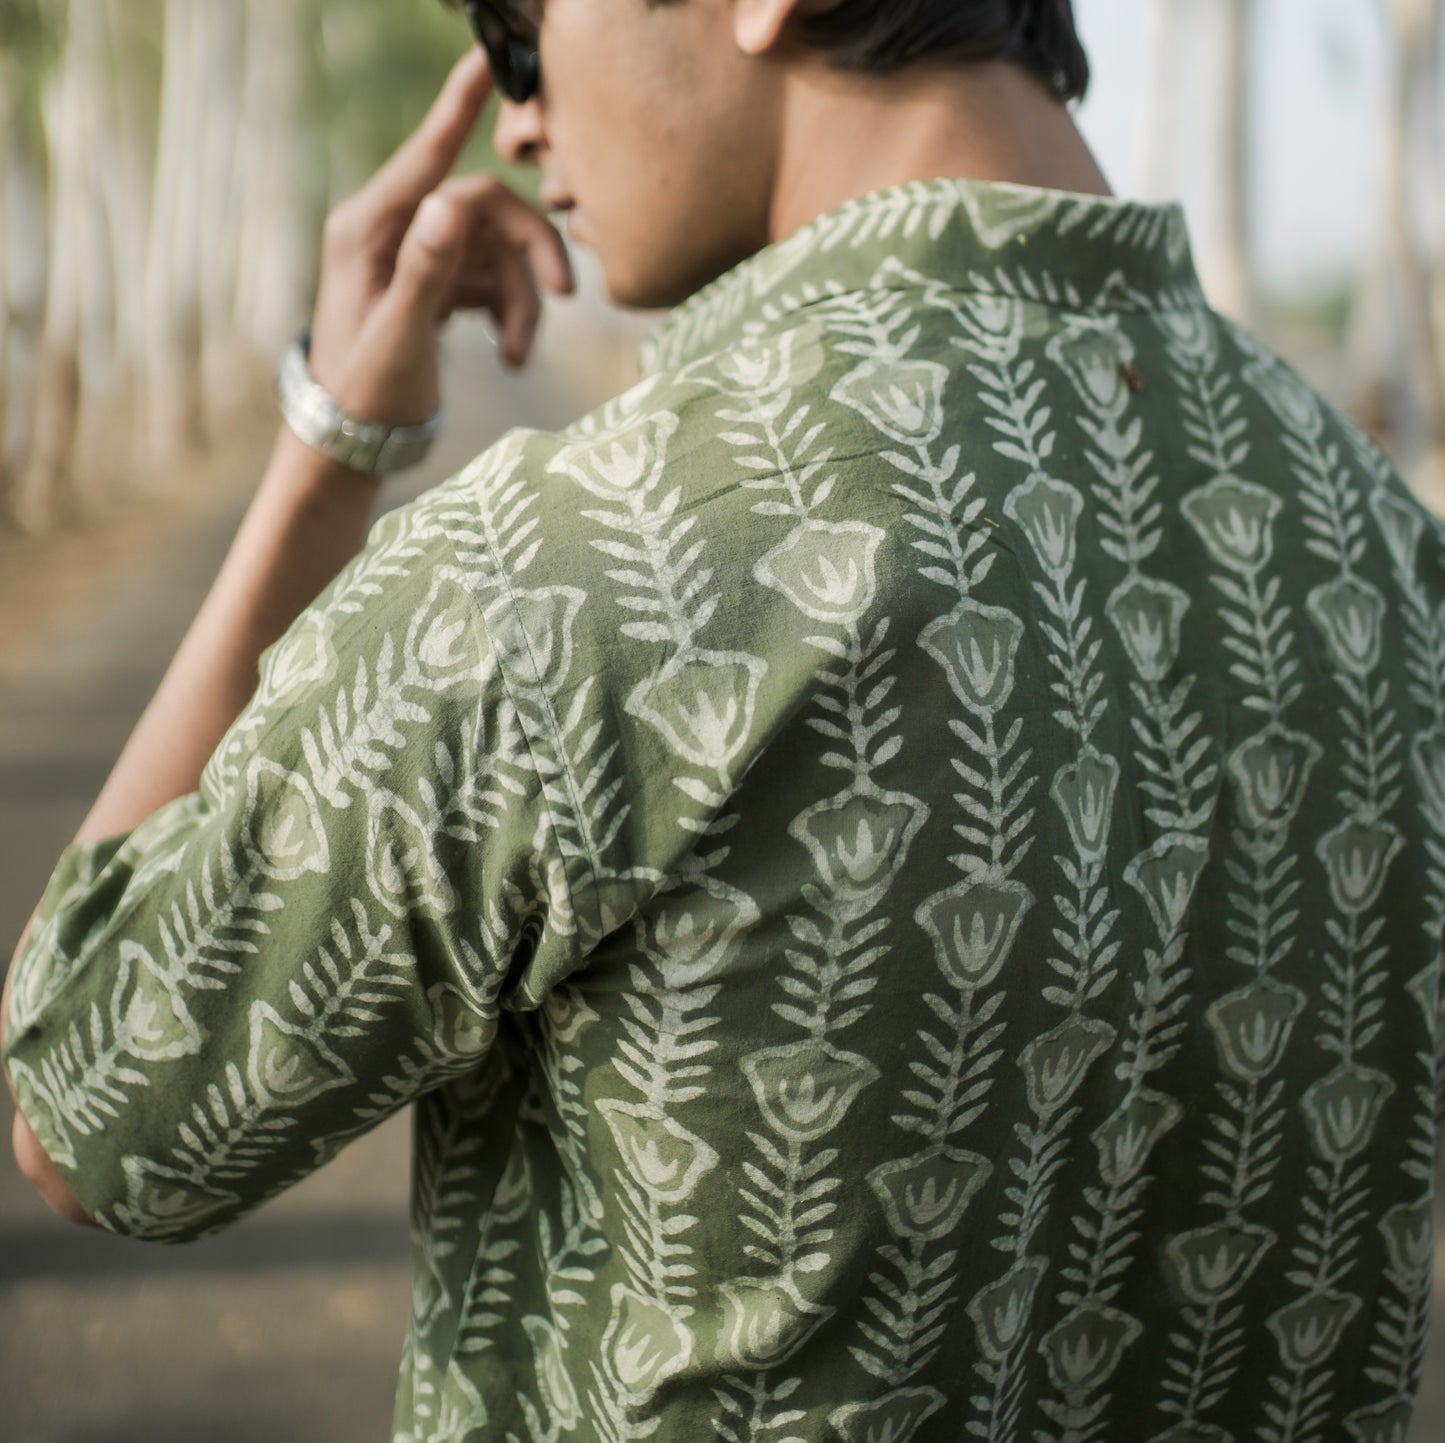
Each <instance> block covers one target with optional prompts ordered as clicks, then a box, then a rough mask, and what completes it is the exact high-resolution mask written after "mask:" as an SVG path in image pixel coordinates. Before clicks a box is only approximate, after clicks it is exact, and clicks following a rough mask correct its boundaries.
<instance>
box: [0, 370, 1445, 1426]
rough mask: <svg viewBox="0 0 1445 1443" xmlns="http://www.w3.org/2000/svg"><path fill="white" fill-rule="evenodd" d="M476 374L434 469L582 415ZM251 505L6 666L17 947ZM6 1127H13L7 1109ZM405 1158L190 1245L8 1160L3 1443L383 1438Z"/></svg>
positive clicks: (3, 791) (4, 909)
mask: <svg viewBox="0 0 1445 1443" xmlns="http://www.w3.org/2000/svg"><path fill="white" fill-rule="evenodd" d="M463 370H464V374H463V376H462V377H461V380H460V383H459V384H458V385H454V386H453V388H452V394H453V398H454V401H456V400H457V392H458V391H460V392H461V397H462V399H461V400H460V402H459V403H458V404H455V405H454V410H456V411H457V412H458V413H459V417H458V418H459V419H460V420H462V421H464V422H465V424H463V425H461V426H459V427H458V431H457V434H456V436H455V438H454V440H453V442H452V450H451V451H449V452H448V453H446V454H444V455H442V456H441V457H439V458H438V460H437V464H436V466H435V467H433V468H431V469H432V470H433V471H445V470H446V469H449V468H450V467H451V466H452V465H454V464H455V463H456V461H457V460H458V459H459V457H460V456H461V455H463V454H465V453H466V452H467V451H468V450H469V449H471V448H474V446H475V445H479V444H480V443H481V442H482V441H483V440H484V439H485V437H486V435H487V434H488V432H495V431H496V430H498V429H500V428H501V426H502V425H503V424H505V423H506V422H507V421H516V422H521V423H526V424H538V425H546V424H551V423H553V422H555V421H556V420H558V419H560V418H562V417H565V416H567V415H570V414H573V413H574V412H575V409H576V403H575V401H574V400H572V399H570V393H571V390H572V387H571V386H569V384H567V383H566V382H565V381H564V380H562V379H559V377H558V376H557V375H556V374H555V373H554V374H553V376H552V379H551V381H550V383H549V382H548V381H547V380H546V379H545V378H544V379H543V380H542V381H541V382H538V381H532V382H529V383H508V384H507V385H504V386H498V385H496V384H489V385H483V384H482V383H481V381H480V372H479V371H477V370H476V368H475V367H473V368H472V369H470V370H468V369H466V368H465V367H464V368H463ZM469 394H470V395H471V396H473V397H474V398H475V397H481V396H484V395H485V396H486V398H487V404H486V405H485V406H484V405H481V404H479V403H478V402H477V401H476V400H474V401H473V402H472V403H471V404H468V403H467V401H466V400H465V397H466V396H467V395H469ZM425 479H426V478H425V477H423V478H422V480H423V481H424V480H425ZM238 509H239V503H238V502H234V501H233V502H230V503H228V504H219V505H213V506H210V507H209V508H207V509H206V510H205V511H204V512H203V513H202V514H201V515H200V516H198V517H197V516H192V517H190V518H189V519H188V520H187V522H186V524H185V526H184V527H179V526H177V527H174V528H172V529H171V530H170V531H169V532H167V533H163V534H161V535H159V536H157V537H155V538H153V541H152V543H151V545H150V548H149V549H148V550H147V551H145V552H142V553H139V554H136V555H134V556H132V558H131V560H130V564H129V566H127V567H126V568H125V569H124V570H122V571H116V572H114V573H113V574H111V575H110V576H108V577H107V578H106V580H105V583H104V586H103V589H102V594H103V598H104V604H103V605H102V606H90V607H85V608H83V609H81V610H72V611H70V612H69V613H61V614H59V615H57V616H54V617H53V618H52V619H51V621H50V623H49V624H48V625H47V626H46V627H45V629H44V630H43V632H40V633H38V634H36V635H35V636H33V637H32V638H31V640H30V643H29V644H28V645H27V646H24V647H21V648H18V649H16V648H11V649H8V650H7V651H6V652H5V653H4V654H0V938H8V937H12V936H14V935H15V934H16V933H17V932H18V930H19V927H20V925H21V923H22V921H23V918H24V916H25V913H26V911H27V909H28V908H29V907H30V905H31V904H32V903H33V901H34V899H35V897H36V896H37V895H38V894H39V891H40V888H41V886H42V884H43V882H44V879H45V877H46V875H47V874H48V872H49V869H50V867H51V865H52V862H53V860H54V857H55V855H56V854H57V853H58V852H59V850H60V849H61V847H62V846H63V845H64V843H65V842H66V840H67V839H68V837H69V836H70V834H71V833H72V831H73V830H74V828H75V826H76V824H77V823H78V821H79V819H80V817H81V815H82V813H83V812H84V810H85V808H86V806H87V805H88V803H89V802H90V800H91V799H92V797H93V796H94V794H95V791H96V789H97V788H98V786H99V784H100V782H101V780H102V779H103V777H104V774H105V771H106V768H107V766H108V765H109V762H110V760H111V759H112V757H113V756H114V755H115V753H116V751H117V750H118V748H119V746H120V744H121V742H122V741H123V739H124V735H125V732H126V730H127V729H128V727H129V726H130V724H131V723H132V722H133V720H134V718H135V716H136V715H137V714H138V713H139V711H140V709H141V707H142V706H143V705H144V703H145V701H146V700H147V698H148V697H149V695H150V691H151V689H152V687H153V686H154V683H155V680H156V677H157V675H158V673H159V671H160V669H161V667H162V666H163V665H164V663H165V661H166V659H167V658H168V657H169V655H170V653H171V650H172V649H173V647H174V645H175V642H176V641H177V640H178V639H179V636H180V633H181V631H182V630H183V628H184V626H185V623H186V621H187V620H188V619H189V617H190V615H191V613H192V611H193V610H194V607H195V604H196V601H197V599H198V598H199V596H200V594H201V593H202V591H203V590H204V588H205V586H206V584H207V582H208V581H209V579H210V576H211V575H212V574H213V572H214V569H215V565H216V562H217V560H218V558H219V556H220V554H221V551H222V550H223V548H224V545H225V542H226V540H227V538H228V537H229V535H230V532H231V529H232V527H233V525H234V521H235V517H236V515H237V513H238ZM3 622H4V619H3V618H0V631H3ZM6 1106H7V1108H8V1099H7V1101H6ZM0 1126H3V1127H4V1129H5V1131H4V1134H3V1135H4V1136H8V1131H9V1115H8V1110H7V1111H5V1112H4V1113H0ZM407 1147H408V1141H407V1136H406V1131H405V1122H404V1120H402V1121H398V1122H395V1123H393V1124H390V1125H388V1126H387V1127H385V1128H383V1129H381V1130H380V1131H379V1132H377V1133H375V1134H373V1135H372V1136H371V1137H369V1138H367V1139H365V1140H364V1141H362V1142H359V1143H357V1144H356V1145H354V1146H353V1147H352V1148H351V1149H349V1150H348V1151H347V1152H346V1153H344V1154H343V1155H342V1156H341V1157H340V1158H339V1159H337V1161H336V1162H335V1163H333V1164H332V1165H331V1166H330V1167H329V1168H327V1169H326V1170H324V1171H323V1172H322V1173H320V1174H318V1175H317V1176H315V1177H314V1178H312V1179H311V1180H310V1181H309V1182H307V1183H305V1184H303V1185H302V1186H301V1187H299V1188H297V1189H296V1190H294V1191H293V1192H292V1193H291V1194H289V1195H288V1196H286V1197H285V1198H282V1199H280V1200H279V1201H278V1202H276V1203H274V1204H273V1205H272V1206H271V1207H270V1208H268V1209H267V1210H266V1211H265V1212H264V1213H263V1214H262V1215H260V1216H259V1217H256V1218H254V1219H252V1220H251V1221H249V1222H247V1223H243V1224H241V1225H240V1226H238V1227H237V1228H235V1229H234V1230H232V1231H231V1232H230V1233H228V1234H226V1235H224V1236H223V1237H220V1238H217V1239H213V1240H211V1241H210V1242H206V1243H202V1244H198V1245H195V1246H192V1247H188V1248H184V1249H175V1250H167V1249H154V1248H143V1247H139V1246H137V1245H134V1244H127V1243H124V1242H120V1241H118V1240H116V1239H113V1238H110V1237H109V1236H106V1235H102V1234H98V1233H87V1232H82V1231H79V1230H73V1229H69V1228H66V1227H65V1226H64V1225H62V1224H60V1223H58V1222H56V1221H55V1220H53V1219H52V1218H51V1217H50V1215H49V1214H48V1213H47V1212H46V1211H45V1209H44V1208H43V1206H42V1205H41V1204H40V1203H39V1202H38V1201H37V1200H36V1199H35V1198H34V1197H33V1196H32V1195H31V1194H30V1192H29V1190H28V1189H27V1188H26V1187H25V1186H24V1184H23V1183H22V1182H21V1181H20V1180H19V1178H18V1177H17V1175H16V1174H15V1173H14V1171H13V1169H11V1168H9V1167H6V1166H0V1436H3V1438H4V1439H5V1440H7V1443H260V1440H266V1443H333V1440H334V1443H367V1440H377V1443H380V1440H383V1439H384V1438H385V1437H386V1434H387V1427H386V1425H387V1420H388V1418H389V1416H390V1404H391V1395H392V1388H393V1382H394V1378H395V1372H396V1364H397V1358H398V1354H399V1350H400V1347H401V1338H402V1329H403V1326H404V1320H405V1317H406V1313H407V1306H408V1277H407V1266H406V1227H405V1207H406V1183H405V1177H406V1167H407ZM1441 1331H1442V1332H1445V1329H1442V1330H1441ZM1429 1376H1430V1379H1431V1382H1430V1384H1429V1385H1428V1387H1427V1392H1428V1402H1427V1405H1426V1406H1425V1407H1423V1408H1422V1411H1421V1414H1420V1416H1419V1417H1418V1419H1417V1423H1416V1427H1415V1430H1414V1431H1413V1433H1412V1435H1411V1443H1441V1440H1445V1360H1441V1361H1437V1362H1433V1363H1432V1365H1431V1367H1430V1370H1429Z"/></svg>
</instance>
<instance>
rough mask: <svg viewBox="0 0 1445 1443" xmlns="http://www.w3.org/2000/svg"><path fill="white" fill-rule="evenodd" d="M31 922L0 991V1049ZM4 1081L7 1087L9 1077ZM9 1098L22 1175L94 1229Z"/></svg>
mask: <svg viewBox="0 0 1445 1443" xmlns="http://www.w3.org/2000/svg"><path fill="white" fill-rule="evenodd" d="M34 920H35V919H34V918H33V917H32V918H31V920H30V922H28V923H27V924H26V926H25V930H24V931H23V932H22V933H21V934H20V942H19V945H18V946H17V947H16V948H15V955H14V957H12V958H11V959H10V966H9V968H8V969H7V970H6V973H5V989H4V991H3V992H0V1047H3V1046H4V1044H5V1026H6V1023H7V1022H8V1021H9V1018H10V995H11V993H12V992H13V991H14V990H15V969H16V968H17V967H18V966H19V965H20V954H21V953H22V952H24V951H25V943H26V942H27V941H28V940H29V937H30V928H31V926H32V925H33V924H34ZM5 1082H6V1085H7V1086H9V1084H10V1078H9V1076H8V1074H7V1076H6V1078H5ZM10 1099H11V1101H12V1102H14V1104H15V1122H14V1124H13V1126H12V1127H11V1129H10V1147H11V1150H12V1151H13V1152H14V1154H15V1162H16V1164H17V1166H18V1167H19V1168H20V1174H21V1176H22V1177H23V1178H24V1179H25V1180H26V1182H28V1183H29V1184H30V1185H31V1187H33V1188H34V1189H35V1191H36V1192H38V1193H39V1194H40V1196H41V1197H42V1198H44V1199H45V1201H46V1202H47V1203H49V1204H50V1206H51V1207H52V1208H54V1209H55V1211H56V1212H58V1213H59V1214H60V1216H61V1217H63V1218H66V1219H68V1220H69V1221H70V1222H73V1223H85V1224H88V1225H89V1226H91V1227H94V1226H95V1223H94V1222H92V1220H91V1218H90V1217H89V1215H88V1214H87V1213H86V1211H85V1209H84V1208H83V1207H81V1205H80V1199H79V1198H77V1197H76V1195H75V1194H74V1193H73V1192H72V1191H71V1190H70V1184H69V1183H67V1182H66V1180H65V1178H64V1177H63V1176H62V1174H61V1171H60V1169H59V1168H58V1167H56V1165H55V1164H54V1163H53V1162H51V1160H50V1156H49V1154H48V1153H47V1152H46V1151H45V1149H44V1148H43V1147H42V1146H41V1145H40V1139H39V1138H38V1137H36V1136H35V1130H34V1129H33V1128H32V1127H31V1126H30V1124H29V1123H28V1122H26V1120H25V1114H24V1113H23V1112H21V1110H20V1099H19V1098H18V1097H17V1096H16V1095H15V1089H14V1087H10Z"/></svg>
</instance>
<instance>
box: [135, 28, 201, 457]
mask: <svg viewBox="0 0 1445 1443" xmlns="http://www.w3.org/2000/svg"><path fill="white" fill-rule="evenodd" d="M205 3H207V0H199V4H201V5H204V4H205ZM197 8H198V0H165V43H164V50H163V54H164V62H163V71H162V79H161V98H160V119H159V128H158V135H157V140H156V168H155V191H154V195H153V197H152V201H151V224H150V244H149V248H148V253H147V256H146V272H145V295H146V304H145V314H146V340H145V357H144V365H143V371H144V389H145V405H144V417H145V449H146V452H147V454H148V456H149V458H150V462H151V464H152V466H153V467H154V468H156V469H157V470H159V471H165V470H166V469H167V468H169V467H170V466H172V465H174V464H175V463H176V461H177V460H178V459H179V458H180V457H181V456H182V455H184V454H185V452H187V451H188V450H191V449H192V448H194V447H196V446H199V444H200V442H201V439H202V431H201V425H200V409H201V408H200V386H199V376H198V370H199V360H200V324H201V321H200V313H201V303H200V293H199V265H198V259H197V252H198V250H199V245H200V239H199V235H198V215H197V207H196V195H195V186H194V184H193V180H192V178H193V176H194V175H195V174H196V173H197V172H198V170H199V162H198V160H197V151H198V139H199V136H198V130H199V125H198V121H199V115H200V107H201V105H202V104H203V96H202V95H201V94H200V93H199V91H200V87H201V86H202V85H203V84H204V77H198V76H197V75H196V74H195V73H194V69H193V63H194V54H193V51H194V46H193V44H192V35H193V32H194V30H195V29H196V11H197Z"/></svg>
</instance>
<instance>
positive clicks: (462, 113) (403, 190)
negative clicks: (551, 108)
mask: <svg viewBox="0 0 1445 1443" xmlns="http://www.w3.org/2000/svg"><path fill="white" fill-rule="evenodd" d="M493 89H494V83H493V80H492V73H491V69H490V68H489V66H488V65H487V57H486V53H485V51H483V50H482V48H481V46H474V47H473V48H472V49H471V50H469V51H468V52H467V53H466V54H465V55H464V56H463V57H462V58H461V59H460V60H458V61H457V63H456V64H455V65H454V66H452V69H451V73H450V74H449V75H448V76H447V78H446V81H445V82H444V84H443V85H442V88H441V91H440V93H439V94H438V95H437V98H436V99H435V100H434V101H433V102H432V107H431V109H430V110H429V111H428V112H427V114H426V117H425V118H424V119H423V120H422V123H421V124H420V125H419V126H418V127H417V128H416V130H415V131H413V132H412V134H411V135H410V136H408V137H407V139H406V140H405V141H403V142H402V145H401V148H400V149H399V150H398V151H397V152H396V154H395V155H393V156H392V157H391V159H390V160H389V161H387V162H386V164H385V165H383V166H382V168H381V169H380V170H379V171H377V173H376V175H375V176H373V177H372V179H371V180H370V181H369V182H368V183H367V184H366V186H365V187H363V189H362V192H361V193H362V195H363V196H364V197H365V198H366V200H367V201H369V202H370V203H372V204H374V205H376V206H377V207H378V208H386V209H389V208H391V207H394V206H415V205H418V204H420V203H421V201H422V199H423V198H424V197H425V196H427V195H429V194H430V193H431V192H432V191H434V190H435V189H436V188H437V187H438V186H439V185H440V184H441V183H442V181H444V180H445V179H446V178H447V176H449V175H450V174H451V173H452V170H453V169H454V168H455V166H456V163H457V161H458V159H459V158H460V157H461V153H462V151H463V150H464V149H465V148H466V144H467V141H468V140H469V139H470V138H471V134H472V131H473V130H475V129H476V125H477V121H478V120H479V119H480V117H481V114H482V109H483V107H484V106H485V105H486V103H487V100H488V98H489V97H490V96H491V93H492V90H493Z"/></svg>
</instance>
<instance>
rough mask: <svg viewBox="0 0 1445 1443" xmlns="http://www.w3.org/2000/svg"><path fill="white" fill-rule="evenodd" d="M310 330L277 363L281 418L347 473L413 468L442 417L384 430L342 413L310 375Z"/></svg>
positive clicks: (438, 429)
mask: <svg viewBox="0 0 1445 1443" xmlns="http://www.w3.org/2000/svg"><path fill="white" fill-rule="evenodd" d="M310 359H311V332H310V331H302V332H301V334H300V335H299V336H297V338H296V339H295V340H294V341H293V342H292V343H291V345H290V346H288V347H287V348H286V350H285V352H284V353H283V354H282V356H281V359H280V360H279V361H278V362H277V363H276V399H277V401H279V402H280V404H281V417H282V419H283V420H284V421H285V422H286V424H287V425H288V426H289V427H290V428H291V429H292V430H293V431H294V432H295V433H296V434H297V436H299V437H300V438H301V440H303V441H304V442H305V443H306V444H307V445H308V446H310V447H311V448H312V450H314V451H319V452H321V454H322V455H323V456H325V457H326V458H327V459H328V460H331V461H335V462H337V463H338V464H339V465H342V466H345V467H347V468H348V469H350V470H352V471H360V472H363V473H365V474H367V475H371V476H386V475H389V474H391V473H392V472H393V471H405V470H406V468H407V467H408V466H415V465H416V464H417V463H418V462H419V461H421V460H422V459H423V457H425V456H426V453H427V452H428V451H430V450H431V446H432V442H433V441H435V440H436V438H437V437H438V435H440V434H441V429H442V413H441V412H440V411H437V413H436V414H435V415H434V416H432V418H431V419H430V420H429V421H425V422H423V423H422V424H421V425H420V426H384V425H381V424H379V423H377V422H375V421H362V420H359V419H358V418H357V417H355V416H350V415H348V414H347V413H346V412H345V411H343V410H342V409H341V406H340V405H339V403H338V402H337V401H336V398H335V397H334V396H332V395H331V394H330V392H328V391H327V390H326V389H325V388H324V387H323V386H321V385H320V384H318V383H317V381H316V379H315V378H314V377H313V376H312V374H311V367H310Z"/></svg>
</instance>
